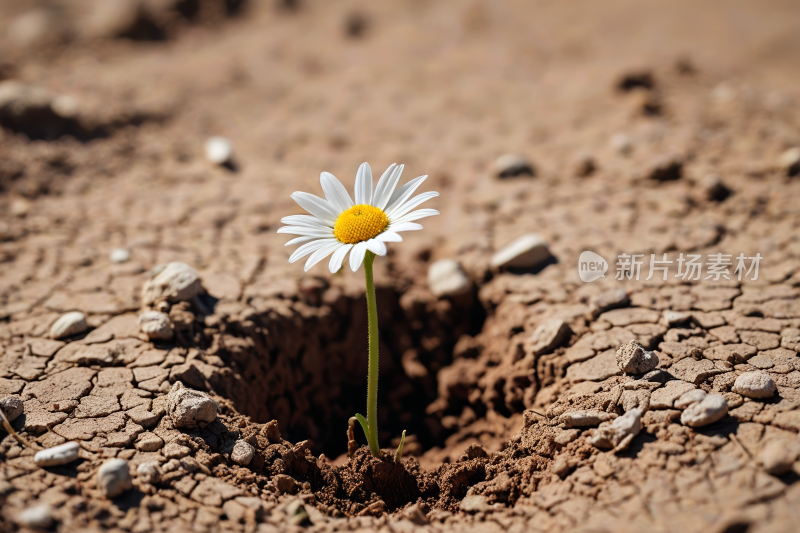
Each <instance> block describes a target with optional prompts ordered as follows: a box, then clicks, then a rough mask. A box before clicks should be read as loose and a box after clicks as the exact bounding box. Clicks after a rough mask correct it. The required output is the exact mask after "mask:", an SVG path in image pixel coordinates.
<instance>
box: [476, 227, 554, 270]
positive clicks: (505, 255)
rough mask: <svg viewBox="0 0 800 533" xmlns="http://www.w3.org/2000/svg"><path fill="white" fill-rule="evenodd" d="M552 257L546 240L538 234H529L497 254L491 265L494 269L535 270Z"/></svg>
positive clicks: (493, 257)
mask: <svg viewBox="0 0 800 533" xmlns="http://www.w3.org/2000/svg"><path fill="white" fill-rule="evenodd" d="M550 257H551V256H550V250H549V249H548V247H547V242H546V241H545V240H544V238H542V236H541V235H538V234H536V233H528V234H525V235H523V236H522V237H519V238H518V239H515V240H514V241H512V242H510V243H509V244H507V245H505V246H504V247H503V248H501V249H500V250H498V251H497V252H495V254H494V255H493V256H492V261H491V265H492V267H494V268H507V267H511V268H534V267H536V266H539V265H540V264H542V263H544V262H545V261H547V260H548V259H550Z"/></svg>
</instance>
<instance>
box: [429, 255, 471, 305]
mask: <svg viewBox="0 0 800 533" xmlns="http://www.w3.org/2000/svg"><path fill="white" fill-rule="evenodd" d="M470 286H471V285H470V282H469V278H468V277H467V275H466V274H465V273H464V271H463V270H462V269H461V265H459V264H458V261H455V260H453V259H441V260H439V261H436V262H435V263H433V264H431V266H430V267H429V268H428V287H430V289H431V292H432V293H433V295H434V296H436V297H437V298H439V297H442V296H456V295H458V294H464V293H465V292H469V289H470Z"/></svg>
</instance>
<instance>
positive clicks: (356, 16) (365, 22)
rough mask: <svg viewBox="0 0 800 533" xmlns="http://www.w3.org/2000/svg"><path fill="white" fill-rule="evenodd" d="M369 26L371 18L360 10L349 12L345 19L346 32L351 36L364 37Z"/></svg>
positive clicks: (355, 37)
mask: <svg viewBox="0 0 800 533" xmlns="http://www.w3.org/2000/svg"><path fill="white" fill-rule="evenodd" d="M368 28H369V19H368V18H367V17H366V15H364V14H363V13H360V12H358V11H354V12H352V13H349V14H348V15H347V16H346V17H345V19H344V33H345V35H347V36H348V37H350V38H353V39H359V38H361V37H364V34H366V32H367V29H368Z"/></svg>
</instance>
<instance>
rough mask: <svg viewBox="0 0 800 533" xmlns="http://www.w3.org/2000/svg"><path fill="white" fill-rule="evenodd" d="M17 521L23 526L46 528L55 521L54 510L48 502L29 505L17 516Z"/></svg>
mask: <svg viewBox="0 0 800 533" xmlns="http://www.w3.org/2000/svg"><path fill="white" fill-rule="evenodd" d="M17 523H18V524H20V525H21V526H27V527H35V528H41V529H46V528H48V527H50V526H51V525H52V523H53V515H52V510H51V509H50V506H49V505H47V504H46V503H43V504H40V505H34V506H32V507H28V508H27V509H25V510H24V511H22V512H21V513H20V514H19V515H18V516H17Z"/></svg>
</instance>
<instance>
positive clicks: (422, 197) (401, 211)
mask: <svg viewBox="0 0 800 533" xmlns="http://www.w3.org/2000/svg"><path fill="white" fill-rule="evenodd" d="M437 196H439V193H438V192H436V191H430V192H424V193H422V194H419V195H417V196H415V197H414V198H412V199H411V200H409V201H407V202H406V203H404V204H403V205H400V206H398V207H397V208H396V209H395V210H394V212H392V213H391V214H390V215H389V218H390V219H392V220H394V219H396V218H400V217H402V216H403V215H405V214H406V213H408V212H409V211H411V210H412V209H414V208H415V207H417V206H418V205H420V204H421V203H422V202H425V201H427V200H430V199H431V198H436V197H437Z"/></svg>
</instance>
